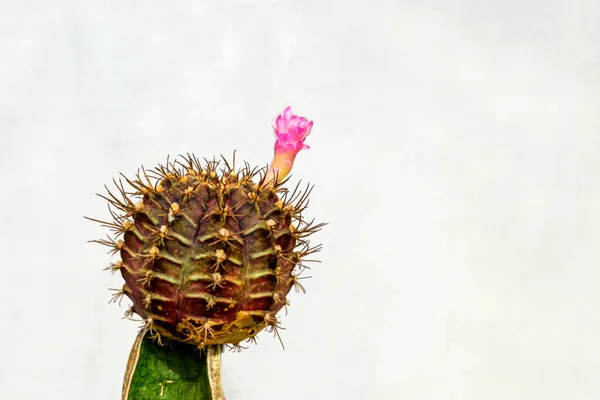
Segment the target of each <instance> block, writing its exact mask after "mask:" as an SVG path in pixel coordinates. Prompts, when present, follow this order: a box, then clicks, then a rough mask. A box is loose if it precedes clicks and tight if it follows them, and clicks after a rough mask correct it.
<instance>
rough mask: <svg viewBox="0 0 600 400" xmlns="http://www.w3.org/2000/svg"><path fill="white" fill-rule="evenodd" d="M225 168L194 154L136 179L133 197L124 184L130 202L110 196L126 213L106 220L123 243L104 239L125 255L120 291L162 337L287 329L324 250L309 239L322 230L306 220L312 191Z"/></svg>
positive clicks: (203, 339) (210, 340)
mask: <svg viewBox="0 0 600 400" xmlns="http://www.w3.org/2000/svg"><path fill="white" fill-rule="evenodd" d="M225 164H226V163H225ZM178 165H179V166H182V167H185V168H178ZM219 166H220V163H218V162H214V161H213V162H208V163H207V164H206V165H205V166H201V165H200V163H199V162H198V161H197V160H196V159H195V158H194V157H191V156H190V157H187V158H184V159H183V160H181V161H178V162H177V163H171V164H169V163H167V167H163V166H160V167H158V168H157V169H155V170H154V171H153V172H152V173H149V174H147V173H146V172H145V171H144V173H143V175H140V174H138V177H137V179H136V180H129V179H127V182H129V184H130V185H131V186H132V187H133V188H134V189H135V192H134V193H133V194H132V195H131V194H128V193H127V192H126V191H125V190H124V188H123V185H122V184H120V183H119V184H117V187H118V188H119V191H120V192H121V197H122V199H121V198H119V197H118V196H115V195H113V194H111V193H110V192H109V196H108V197H105V198H106V199H107V200H109V202H110V203H111V205H112V206H113V208H116V210H117V211H118V212H114V211H113V217H114V219H115V220H114V222H111V223H104V224H105V225H108V226H110V227H111V228H112V229H113V230H114V231H116V236H117V237H116V238H115V239H109V240H108V241H100V242H101V243H103V244H108V245H109V246H111V247H112V248H113V251H114V252H119V253H120V256H121V261H118V262H116V263H115V264H113V270H119V271H121V274H122V276H123V278H124V279H125V285H124V286H123V290H122V292H120V293H118V294H122V293H124V294H126V295H127V296H128V297H129V298H130V299H131V300H132V302H133V310H132V311H133V312H135V313H137V314H138V315H140V316H141V317H142V318H143V319H144V320H145V321H146V323H147V326H148V327H149V328H150V329H151V330H152V331H154V332H155V334H156V335H157V336H158V337H159V338H166V339H173V340H178V341H182V342H186V343H192V344H195V345H197V346H198V347H205V346H208V345H218V344H234V345H236V344H238V343H239V342H240V341H242V340H245V339H249V338H250V339H252V338H254V336H255V335H256V334H257V333H258V332H259V331H261V330H262V329H264V328H265V327H270V328H271V329H272V330H273V331H274V332H275V333H277V328H278V327H279V325H278V324H279V322H278V320H277V317H276V315H277V313H278V311H279V310H280V309H281V308H282V307H284V306H286V305H287V304H288V302H287V299H286V296H287V295H288V293H289V291H290V289H291V287H292V286H294V285H296V287H297V288H298V289H301V290H303V287H302V285H300V283H299V282H298V279H299V277H298V274H299V273H301V272H302V269H303V268H304V266H303V265H302V263H301V259H302V257H305V256H306V255H308V254H311V253H314V252H316V251H319V249H320V246H316V247H313V248H311V247H309V245H308V241H307V240H306V239H305V238H306V236H308V235H310V234H311V233H313V232H315V231H317V230H318V229H320V227H321V225H322V224H319V225H313V224H312V223H305V222H304V220H303V219H302V216H301V214H302V211H303V209H304V208H305V206H306V203H307V199H308V197H307V196H308V193H309V192H310V190H307V191H306V192H305V193H300V192H299V191H297V190H296V191H294V192H293V193H291V194H290V193H288V192H287V190H286V189H284V188H283V187H282V185H281V184H279V185H273V184H270V185H262V184H260V185H259V184H257V183H256V182H254V181H253V178H255V177H256V176H257V175H259V173H261V172H264V171H263V170H260V171H257V170H250V169H249V168H248V167H246V168H245V169H242V170H240V171H237V172H234V170H233V169H232V168H229V167H228V166H227V164H226V166H225V167H224V168H222V169H220V170H217V169H218V167H219ZM258 181H259V182H260V179H259V180H258ZM280 196H282V198H281V199H280ZM136 197H137V198H138V199H139V198H140V197H141V201H138V202H135V200H136ZM121 234H122V238H120V235H121ZM298 247H299V248H300V251H296V249H297V248H298Z"/></svg>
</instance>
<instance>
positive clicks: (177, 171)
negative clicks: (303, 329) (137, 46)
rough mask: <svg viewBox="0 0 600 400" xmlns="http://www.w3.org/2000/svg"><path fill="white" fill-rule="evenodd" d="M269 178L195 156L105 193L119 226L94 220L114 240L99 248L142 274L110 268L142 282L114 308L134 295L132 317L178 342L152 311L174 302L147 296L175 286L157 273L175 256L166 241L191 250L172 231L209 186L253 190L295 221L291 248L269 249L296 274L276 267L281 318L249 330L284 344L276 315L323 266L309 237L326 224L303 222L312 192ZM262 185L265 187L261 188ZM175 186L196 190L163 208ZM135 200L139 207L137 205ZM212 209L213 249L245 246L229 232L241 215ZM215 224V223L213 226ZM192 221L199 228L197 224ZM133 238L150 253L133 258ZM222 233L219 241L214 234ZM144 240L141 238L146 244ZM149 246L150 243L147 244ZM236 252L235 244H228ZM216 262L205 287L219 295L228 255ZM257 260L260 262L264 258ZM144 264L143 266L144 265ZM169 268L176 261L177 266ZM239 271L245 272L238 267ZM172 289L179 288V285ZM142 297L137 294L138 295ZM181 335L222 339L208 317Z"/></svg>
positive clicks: (266, 316) (185, 326)
mask: <svg viewBox="0 0 600 400" xmlns="http://www.w3.org/2000/svg"><path fill="white" fill-rule="evenodd" d="M265 171H266V170H265V169H259V168H254V169H252V168H250V166H249V165H248V164H247V163H246V164H245V166H244V168H241V169H239V170H235V161H234V163H233V166H231V165H230V164H229V163H228V162H227V161H226V160H222V162H221V161H216V160H212V161H208V160H205V163H204V164H202V163H201V162H200V161H199V160H198V159H197V158H196V157H194V156H192V155H188V156H187V157H182V158H180V159H178V160H176V161H175V162H169V160H167V164H166V166H163V165H161V166H159V167H157V168H155V169H153V170H150V171H147V170H146V169H144V168H142V169H141V170H140V171H138V173H137V175H136V178H135V179H129V178H127V177H126V176H124V175H122V178H120V179H119V180H114V183H115V187H116V188H117V191H116V192H115V193H113V192H111V191H110V190H109V189H108V188H106V189H107V195H100V196H101V197H103V198H104V199H105V200H107V201H108V203H109V212H110V214H111V216H112V219H113V220H112V221H111V222H104V221H98V220H95V221H97V222H100V223H102V224H103V225H104V226H105V227H107V228H108V229H109V230H111V231H112V236H108V237H107V239H102V240H98V241H96V242H98V243H100V244H103V245H106V246H108V247H109V248H110V251H109V253H111V254H116V253H119V252H120V253H121V254H122V255H125V257H127V254H129V256H131V257H130V259H132V260H134V261H135V262H136V263H138V265H137V270H135V271H134V270H131V269H130V268H129V267H128V265H127V263H126V261H125V260H119V261H116V262H114V263H112V264H111V265H110V267H109V269H110V270H111V271H113V272H114V271H118V270H119V271H121V272H122V273H123V275H124V277H126V276H131V275H134V276H136V277H137V285H136V284H131V282H130V284H129V285H128V284H127V283H126V284H125V285H124V286H123V288H122V289H120V290H117V291H116V292H115V294H114V295H113V297H112V300H111V301H117V300H119V299H120V297H121V296H122V295H123V294H127V295H128V296H129V297H130V298H131V299H132V300H133V302H134V305H133V306H132V308H130V309H128V310H127V312H126V316H127V317H131V316H132V315H133V313H134V312H136V313H138V314H140V315H141V316H142V317H143V318H144V319H145V321H146V325H147V326H148V327H149V328H150V329H152V330H154V333H155V335H156V337H157V338H158V339H159V340H161V339H162V335H161V333H163V334H165V336H166V337H167V338H171V336H172V335H171V334H169V333H167V332H165V331H164V329H157V326H156V324H155V322H156V321H155V319H156V318H158V317H157V315H156V313H153V312H151V311H150V310H149V309H150V308H151V307H150V305H151V304H152V302H153V301H155V300H156V301H165V300H169V299H165V298H161V297H160V296H157V295H156V293H155V292H152V291H150V290H145V289H146V288H149V286H150V284H151V282H152V281H153V280H154V279H156V278H161V279H166V280H170V279H171V280H172V278H173V277H172V276H170V275H169V274H165V273H164V272H160V271H157V270H156V269H155V268H152V265H153V264H154V262H155V261H156V260H157V259H158V258H161V257H168V254H169V253H168V252H161V250H160V249H161V248H162V247H164V246H165V239H167V238H168V239H172V240H177V241H179V242H181V243H183V244H184V245H189V244H190V243H189V241H190V238H189V237H185V236H182V235H178V234H177V232H175V231H174V230H173V229H170V226H171V224H172V223H173V222H174V221H175V220H176V218H178V217H179V216H180V215H181V211H182V205H183V202H184V201H185V200H186V197H190V198H191V196H192V195H193V194H194V193H196V190H197V189H198V186H199V185H201V184H208V185H209V186H210V187H212V188H214V190H215V191H217V192H218V193H221V194H222V193H224V192H225V191H226V190H228V189H231V188H232V187H241V186H244V187H246V188H249V187H251V188H252V190H249V191H248V193H247V194H248V198H249V199H250V200H251V203H252V204H254V205H258V202H259V201H264V199H263V198H260V197H261V196H262V197H264V196H263V195H266V196H267V197H268V196H271V197H273V196H275V198H277V200H276V201H275V202H274V204H275V205H276V206H277V208H278V209H279V210H280V211H281V213H282V214H283V215H287V216H289V217H290V220H291V222H290V224H289V225H288V228H289V234H290V235H291V236H292V238H293V240H292V241H291V243H292V249H283V248H282V247H281V246H279V245H277V244H275V243H274V242H273V243H272V246H271V249H267V250H266V251H267V252H269V251H271V252H272V253H274V255H275V256H276V258H277V259H283V260H285V261H286V262H287V264H285V265H291V266H293V267H292V268H291V271H282V270H281V268H280V267H276V268H275V271H274V275H275V280H276V282H277V283H276V284H277V285H279V287H280V290H279V291H275V292H274V293H272V299H273V301H274V302H275V303H277V307H275V308H276V311H275V312H274V313H271V312H264V310H263V311H261V313H262V315H263V321H262V324H255V325H257V326H256V329H254V328H250V329H248V330H247V333H248V334H247V335H246V336H247V338H249V339H250V340H251V341H254V340H255V335H256V333H258V331H260V330H261V329H262V328H263V327H267V329H268V330H270V331H272V332H273V333H274V334H275V335H276V336H278V337H279V332H278V329H280V328H281V326H280V324H279V321H278V319H277V317H276V313H277V311H278V310H279V309H280V308H282V307H285V308H286V312H287V305H289V302H288V300H287V298H286V295H287V292H288V291H289V289H290V288H291V287H292V286H293V287H294V288H295V290H296V291H297V292H305V289H304V287H303V286H302V284H301V283H300V280H301V279H304V278H305V277H303V276H301V274H302V273H303V271H304V270H305V268H307V266H306V264H305V263H306V262H310V261H316V260H308V259H306V257H307V256H309V255H310V254H313V253H315V252H318V251H319V250H320V246H314V247H311V246H310V243H309V241H308V240H307V237H308V236H309V235H310V234H312V233H315V232H316V231H318V230H319V229H320V228H321V227H322V225H323V224H315V223H314V221H305V220H304V219H303V217H302V212H303V211H304V209H305V208H306V207H307V206H308V197H309V194H310V191H311V188H310V187H309V186H307V188H306V190H304V191H302V190H300V188H299V186H296V188H295V189H294V190H293V191H291V192H290V191H288V190H287V189H285V188H284V187H283V184H284V183H285V182H278V183H275V182H263V177H264V173H265ZM257 178H258V179H257ZM123 180H124V181H125V182H126V183H127V184H128V185H129V186H130V187H131V188H132V189H133V191H131V192H129V191H127V190H126V189H125V184H124V183H123ZM255 180H256V181H258V182H259V183H255ZM173 182H177V183H178V184H181V185H184V186H185V185H186V184H187V183H190V185H188V186H187V187H185V189H183V190H181V191H180V192H181V196H182V197H181V202H182V204H179V203H178V202H170V203H165V202H164V201H156V196H157V195H160V194H161V193H165V190H170V189H171V188H165V187H164V186H165V185H170V184H172V183H173ZM277 195H280V196H281V198H280V199H279V198H278V197H277ZM218 198H219V199H222V196H219V197H218ZM136 199H137V200H139V201H136ZM148 199H151V200H152V201H154V202H155V203H156V204H155V206H156V207H154V210H156V209H160V210H162V215H159V216H157V215H148V214H146V217H144V218H148V219H149V221H148V222H149V223H147V224H140V223H139V222H140V220H143V219H144V218H136V217H138V216H139V215H140V214H142V213H144V209H145V207H147V204H145V202H146V203H148V201H149V200H148ZM163 200H164V199H163ZM213 200H214V199H213ZM246 200H247V199H246ZM184 207H185V205H184ZM207 207H208V208H210V207H212V210H211V211H210V212H208V213H207V214H206V215H205V216H204V217H203V218H208V219H211V221H210V224H211V226H212V228H213V229H212V233H209V234H208V236H209V238H212V239H214V242H216V243H220V242H226V243H229V241H236V240H237V241H239V240H240V239H239V235H236V234H239V233H240V232H237V233H236V234H232V233H231V232H230V229H228V228H229V225H228V218H232V219H234V220H236V215H235V214H232V213H231V210H227V205H226V204H212V205H210V204H208V205H207ZM234 208H235V206H234ZM213 217H216V218H213ZM268 217H269V215H267V216H265V218H266V220H265V221H261V223H263V222H264V226H266V228H267V229H268V230H271V229H273V228H274V226H275V225H276V224H277V223H278V221H276V219H270V218H268ZM212 219H215V220H214V221H213V220H212ZM191 222H192V223H194V221H191ZM199 226H200V221H198V227H199ZM264 226H263V228H264ZM143 229H145V230H147V231H148V230H149V231H151V235H150V236H151V237H152V240H149V241H148V240H146V239H147V237H146V236H143V235H141V234H140V233H139V230H143ZM253 229H256V227H253ZM128 232H129V235H130V237H132V236H131V235H132V234H133V235H136V236H138V239H140V241H141V242H143V243H142V244H143V247H145V248H140V249H138V250H140V251H139V252H134V254H132V250H131V249H130V248H128V246H126V240H124V239H123V237H124V236H125V235H126V234H127V233H128ZM133 232H136V233H133ZM215 232H216V235H215V234H214V233H215ZM198 234H199V232H196V235H198ZM211 235H212V236H211ZM140 236H142V237H141V238H140ZM194 239H195V238H194ZM144 241H146V242H148V243H145V242H144ZM129 242H131V240H129ZM238 244H239V243H238ZM229 245H232V244H231V243H229ZM205 256H207V255H206V254H203V255H202V257H205ZM212 256H213V258H214V265H213V272H212V273H211V274H209V275H210V279H211V280H212V281H211V283H210V284H208V285H207V286H206V288H207V289H211V290H216V289H221V288H222V286H223V285H224V282H225V277H224V276H223V274H224V273H226V270H227V268H226V267H225V263H224V261H225V260H226V259H227V255H226V254H225V253H224V251H223V250H222V249H217V250H216V251H215V252H214V253H213V254H212ZM125 257H123V258H125ZM171 257H172V256H171ZM256 257H257V258H258V256H256ZM172 258H173V257H172ZM174 258H176V257H174ZM140 260H142V261H141V263H140ZM170 261H174V262H176V261H175V260H173V259H172V260H170ZM231 261H232V260H228V262H231ZM234 264H235V265H238V264H239V262H238V263H234ZM179 266H180V267H182V268H183V266H182V265H181V263H179ZM292 271H293V272H292ZM199 275H200V277H199V279H203V278H206V277H203V276H201V275H202V274H199ZM197 278H198V277H197ZM126 280H127V279H126ZM130 280H131V279H130ZM284 281H285V282H284ZM182 282H183V280H182ZM171 283H172V284H176V282H171ZM282 285H283V286H285V288H284V289H281V287H283V286H282ZM135 291H137V293H136V292H135ZM177 295H178V296H179V295H180V293H179V292H178V293H177ZM197 295H198V297H203V298H204V299H205V300H206V298H208V300H207V302H206V309H207V310H208V309H211V308H212V307H214V306H215V302H214V296H213V297H211V295H210V294H207V293H206V292H198V293H197ZM250 295H252V294H250ZM260 295H263V294H262V293H260V292H259V293H257V296H260ZM211 299H212V300H211ZM136 303H137V304H136ZM177 304H178V305H179V299H177ZM159 307H160V306H159ZM177 311H178V310H177ZM221 328H222V327H221ZM177 329H178V331H181V332H182V333H183V332H185V333H186V335H187V336H188V339H189V340H190V341H192V342H194V343H196V344H198V345H199V346H200V347H202V346H203V345H204V344H207V343H209V342H210V340H209V339H213V340H214V339H215V338H216V333H215V329H214V328H213V325H212V324H211V321H210V319H209V318H206V319H205V320H204V323H201V324H199V323H198V318H196V320H195V321H193V323H192V322H190V321H189V320H186V319H185V318H184V319H182V320H181V322H180V323H179V325H178V327H177ZM178 339H181V338H178ZM234 339H235V338H234ZM228 344H230V345H231V346H232V347H233V348H236V349H239V348H240V345H239V342H235V341H234V342H232V343H228Z"/></svg>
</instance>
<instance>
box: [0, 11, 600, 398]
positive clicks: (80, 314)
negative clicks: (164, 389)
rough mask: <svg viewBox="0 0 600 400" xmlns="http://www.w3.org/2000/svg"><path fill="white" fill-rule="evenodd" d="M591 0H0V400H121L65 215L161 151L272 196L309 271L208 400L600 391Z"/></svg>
mask: <svg viewBox="0 0 600 400" xmlns="http://www.w3.org/2000/svg"><path fill="white" fill-rule="evenodd" d="M599 19H600V3H599V2H597V1H595V0H587V1H585V0H579V1H578V0H573V1H566V0H563V1H560V0H550V1H549V0H519V1H517V0H502V1H501V0H496V1H485V2H484V1H476V0H456V1H447V0H429V1H422V0H397V1H393V0H389V1H382V0H381V1H375V0H370V1H367V0H362V1H358V0H328V1H316V0H302V1H300V0H296V1H275V0H273V1H264V0H263V1H259V0H257V1H227V0H221V1H200V0H194V1H177V2H165V1H158V0H157V1H155V0H144V1H141V0H127V1H122V0H121V1H109V0H104V1H84V0H62V1H61V0H46V1H27V0H0V167H1V168H0V185H1V186H0V206H1V209H2V213H3V217H2V223H1V225H0V235H1V237H0V239H1V241H0V246H1V247H0V262H1V264H0V268H1V270H0V272H1V275H0V315H1V319H0V398H2V399H6V400H26V399H99V400H100V399H101V400H107V399H108V400H110V399H117V398H119V395H120V389H121V383H122V377H123V371H124V367H125V363H126V359H127V356H128V353H129V349H130V346H131V344H132V342H133V339H134V337H135V334H136V329H137V324H135V323H133V322H130V321H126V320H121V315H122V313H123V311H124V310H125V307H122V308H119V307H118V306H116V305H110V306H109V305H108V304H107V302H108V300H109V296H110V293H109V291H108V288H109V287H119V286H120V285H121V283H122V281H121V278H120V277H119V276H117V275H114V276H111V275H110V274H109V273H107V272H104V271H102V269H103V268H104V267H106V266H107V265H108V263H109V260H110V259H109V257H108V256H107V255H106V254H105V249H104V248H102V247H100V246H97V245H93V244H87V243H86V241H87V240H89V239H94V238H98V237H101V236H102V235H103V234H104V231H103V230H102V228H100V227H99V226H97V225H95V224H92V223H90V222H88V221H85V220H84V219H83V216H84V215H88V216H94V217H106V216H107V211H106V207H105V203H104V202H103V201H102V200H101V199H100V198H98V197H95V196H94V194H95V193H97V192H102V191H103V185H104V184H105V183H110V181H111V179H112V178H113V177H114V176H117V174H118V173H119V172H124V173H126V174H131V173H133V172H135V170H136V169H137V168H138V167H139V166H140V165H141V164H144V165H146V166H154V165H155V164H157V163H159V162H164V161H165V159H166V156H167V154H172V155H177V154H180V153H186V152H193V153H196V154H197V155H198V156H201V157H212V156H215V155H216V156H219V155H220V154H225V155H227V156H229V155H231V154H232V153H233V151H234V150H235V149H237V151H238V153H237V154H238V157H239V158H240V159H245V160H247V161H249V162H250V163H251V164H253V165H261V166H262V165H265V164H266V163H267V162H268V161H269V160H270V158H271V155H272V143H273V136H272V130H271V128H270V122H271V119H272V118H273V117H274V116H275V115H276V114H277V113H278V112H279V111H281V110H282V109H283V108H284V107H285V106H287V105H288V104H289V105H292V106H293V108H294V111H296V112H297V113H299V114H301V115H305V116H307V117H308V118H310V119H313V120H314V121H315V126H314V129H313V133H312V134H311V136H310V137H309V140H308V141H307V143H308V144H310V145H311V146H312V149H311V150H309V151H304V152H302V153H301V154H299V156H298V158H297V160H296V167H295V168H294V171H293V174H294V181H297V180H298V179H300V178H302V179H304V180H308V181H310V182H312V183H314V184H315V185H316V186H315V190H314V194H313V196H312V200H311V208H310V209H309V211H308V214H309V215H312V216H315V217H316V218H317V219H318V220H322V221H327V222H329V223H330V225H329V226H328V227H327V228H326V229H325V230H324V231H323V232H322V233H320V234H319V235H318V237H315V240H316V241H317V242H323V243H324V250H323V252H322V253H321V256H320V257H321V259H322V261H323V263H322V264H321V265H319V266H316V267H315V268H313V271H312V276H313V279H311V280H310V281H308V282H306V287H307V289H308V294H307V295H305V296H299V295H293V296H292V297H291V302H292V307H291V308H290V313H289V315H288V316H287V317H283V325H284V326H285V327H286V328H287V329H286V331H284V332H283V339H284V342H285V345H286V349H285V351H282V350H281V347H280V345H279V343H278V341H277V340H276V339H273V338H272V337H271V336H270V335H269V334H266V333H265V334H263V335H262V336H261V338H260V340H259V345H258V346H253V347H251V348H250V349H249V350H247V351H245V352H243V353H241V354H231V353H229V354H225V356H224V360H223V361H224V381H225V382H224V385H225V391H226V394H227V396H228V400H236V399H244V400H252V399H283V398H285V399H344V400H350V399H410V400H421V399H435V400H438V399H439V400H449V399H456V400H469V399H473V400H475V399H477V400H479V399H486V400H494V399H498V400H504V399H511V400H517V399H523V400H531V399H544V400H555V399H556V400H559V399H561V400H562V399H565V400H566V399H568V400H571V399H575V400H584V399H594V400H597V399H599V398H600V380H599V379H598V377H599V376H600V312H599V307H598V304H599V301H600V265H599V261H600V250H599V246H598V243H599V241H600V180H599V179H598V173H599V171H600V158H599V156H600V114H599V113H598V110H599V108H598V107H599V106H600V24H599V23H598V20H599Z"/></svg>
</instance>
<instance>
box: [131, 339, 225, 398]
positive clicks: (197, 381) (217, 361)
mask: <svg viewBox="0 0 600 400" xmlns="http://www.w3.org/2000/svg"><path fill="white" fill-rule="evenodd" d="M149 336H150V333H149V331H148V329H143V330H142V331H141V332H140V333H139V334H138V336H137V338H136V340H135V342H134V344H133V347H132V349H131V353H130V355H129V361H128V363H127V369H126V371H125V378H124V381H123V392H122V397H121V399H122V400H225V397H224V396H223V389H222V387H221V347H220V346H211V347H208V348H207V349H206V350H205V351H200V350H198V349H197V348H196V347H195V346H191V345H188V344H184V343H179V342H175V341H169V342H167V343H166V344H165V345H160V344H159V343H158V341H157V340H154V339H152V338H150V337H149Z"/></svg>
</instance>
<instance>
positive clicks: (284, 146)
mask: <svg viewBox="0 0 600 400" xmlns="http://www.w3.org/2000/svg"><path fill="white" fill-rule="evenodd" d="M312 126H313V121H309V120H307V119H306V118H304V117H300V116H298V115H294V114H292V107H287V108H286V109H285V110H283V112H282V113H281V114H279V115H278V116H277V117H276V118H275V119H274V120H273V129H274V131H275V156H274V158H273V162H272V163H271V166H270V167H269V171H268V172H267V175H266V176H265V180H264V181H265V182H267V183H273V184H274V183H275V178H277V181H281V180H282V179H283V178H285V177H286V176H287V175H288V174H289V173H290V171H291V170H292V166H293V165H294V159H295V158H296V154H298V152H299V151H300V150H302V149H309V148H310V147H309V146H308V145H307V144H305V143H304V140H305V139H306V137H307V136H308V134H309V133H310V131H311V129H312Z"/></svg>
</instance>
